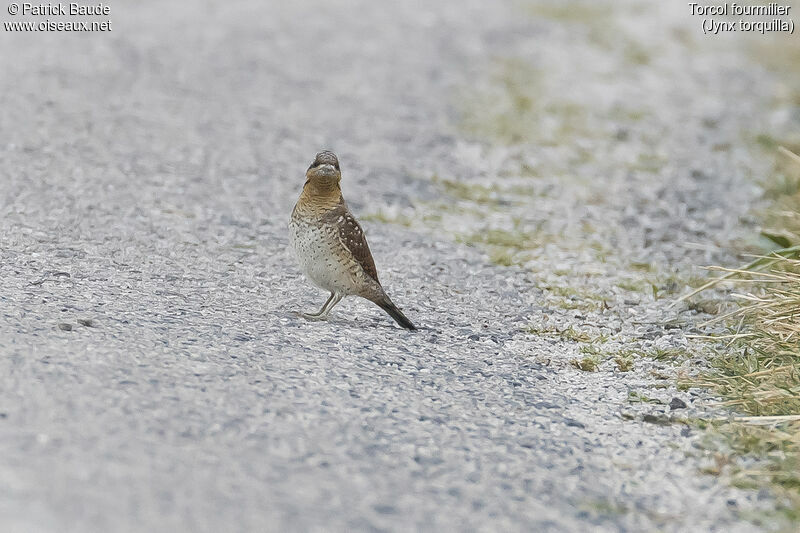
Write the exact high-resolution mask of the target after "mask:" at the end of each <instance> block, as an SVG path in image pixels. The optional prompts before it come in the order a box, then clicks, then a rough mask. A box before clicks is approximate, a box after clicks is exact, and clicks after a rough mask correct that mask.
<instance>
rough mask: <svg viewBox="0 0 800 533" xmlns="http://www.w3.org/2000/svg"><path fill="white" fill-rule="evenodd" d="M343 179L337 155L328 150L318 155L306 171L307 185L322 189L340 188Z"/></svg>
mask: <svg viewBox="0 0 800 533" xmlns="http://www.w3.org/2000/svg"><path fill="white" fill-rule="evenodd" d="M341 179H342V173H341V172H340V171H339V160H338V159H337V158H336V154H334V153H333V152H330V151H328V150H325V151H323V152H320V153H318V154H317V157H315V158H314V162H313V163H311V166H310V167H308V170H307V171H306V183H312V184H314V185H318V186H321V187H325V186H338V185H339V181H340V180H341Z"/></svg>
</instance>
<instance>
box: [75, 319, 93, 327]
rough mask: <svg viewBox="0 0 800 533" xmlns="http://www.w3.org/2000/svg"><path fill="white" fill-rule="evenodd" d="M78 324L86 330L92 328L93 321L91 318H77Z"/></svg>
mask: <svg viewBox="0 0 800 533" xmlns="http://www.w3.org/2000/svg"><path fill="white" fill-rule="evenodd" d="M78 324H80V325H81V326H86V327H87V328H93V327H94V320H92V319H91V318H79V319H78Z"/></svg>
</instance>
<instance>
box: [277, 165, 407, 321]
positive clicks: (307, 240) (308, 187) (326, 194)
mask: <svg viewBox="0 0 800 533" xmlns="http://www.w3.org/2000/svg"><path fill="white" fill-rule="evenodd" d="M341 179H342V174H341V172H340V170H339V160H338V159H337V158H336V154H334V153H333V152H328V151H324V152H320V153H318V154H317V157H316V158H315V159H314V162H313V163H311V166H310V167H308V170H307V171H306V182H305V185H303V192H302V193H301V194H300V199H299V200H298V201H297V205H295V206H294V211H292V218H291V220H290V221H289V236H290V238H291V241H292V246H293V247H294V250H295V252H296V253H297V259H298V261H299V262H300V268H301V269H302V270H303V272H304V273H305V274H306V276H308V277H309V279H311V281H313V282H314V284H315V285H317V286H318V287H320V288H322V289H325V290H326V291H330V293H331V295H330V297H329V298H328V301H327V302H325V305H323V306H322V309H320V310H319V312H317V313H312V314H306V313H304V314H303V316H304V317H305V318H308V319H310V320H325V319H327V318H328V314H330V312H331V309H333V307H334V306H335V305H336V304H338V303H339V301H340V300H341V299H342V298H344V297H345V296H350V295H355V296H361V297H362V298H366V299H367V300H369V301H371V302H374V303H376V304H377V305H378V306H380V308H381V309H383V310H384V311H386V312H387V313H389V316H391V317H392V318H393V319H395V321H396V322H397V323H398V324H400V325H401V326H402V327H404V328H406V329H417V328H415V327H414V324H412V323H411V321H410V320H409V319H408V318H406V316H405V315H404V314H403V313H402V312H401V311H400V309H398V308H397V306H395V305H394V304H393V303H392V301H391V300H390V299H389V296H387V294H386V292H384V290H383V287H381V284H380V282H379V281H378V271H377V270H376V269H375V261H374V260H373V259H372V254H371V253H370V251H369V246H368V245H367V239H366V237H365V236H364V231H363V230H362V229H361V226H360V225H359V224H358V222H357V221H356V219H355V217H353V214H352V213H350V210H349V209H348V208H347V204H345V202H344V198H343V197H342V189H341V187H340V185H339V182H340V181H341Z"/></svg>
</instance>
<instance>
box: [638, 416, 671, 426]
mask: <svg viewBox="0 0 800 533" xmlns="http://www.w3.org/2000/svg"><path fill="white" fill-rule="evenodd" d="M642 421H643V422H647V423H648V424H657V425H659V426H669V425H670V424H672V421H671V420H670V419H669V417H668V416H665V415H660V414H659V415H644V416H643V417H642Z"/></svg>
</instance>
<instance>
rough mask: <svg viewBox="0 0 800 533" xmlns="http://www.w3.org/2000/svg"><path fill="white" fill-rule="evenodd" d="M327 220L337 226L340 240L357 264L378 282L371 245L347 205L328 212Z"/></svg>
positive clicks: (341, 205) (343, 204) (341, 204)
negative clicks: (370, 249)
mask: <svg viewBox="0 0 800 533" xmlns="http://www.w3.org/2000/svg"><path fill="white" fill-rule="evenodd" d="M325 218H326V219H327V222H330V223H333V224H335V225H336V227H337V229H338V231H339V240H340V241H341V242H342V245H343V246H344V247H345V248H346V249H347V251H349V252H350V254H351V255H352V256H353V258H354V259H355V260H356V262H358V264H359V265H361V268H363V269H364V272H366V273H367V275H368V276H369V277H371V278H372V279H374V280H375V281H378V271H377V269H376V268H375V260H373V259H372V253H371V252H370V251H369V245H368V244H367V238H366V236H365V235H364V230H362V229H361V226H360V225H359V223H358V221H357V220H356V218H355V217H354V216H353V214H352V213H351V212H350V210H349V209H347V205H346V204H345V203H344V201H342V203H340V204H339V205H338V206H336V207H335V208H333V209H331V210H330V211H328V212H327V213H326V214H325Z"/></svg>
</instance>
